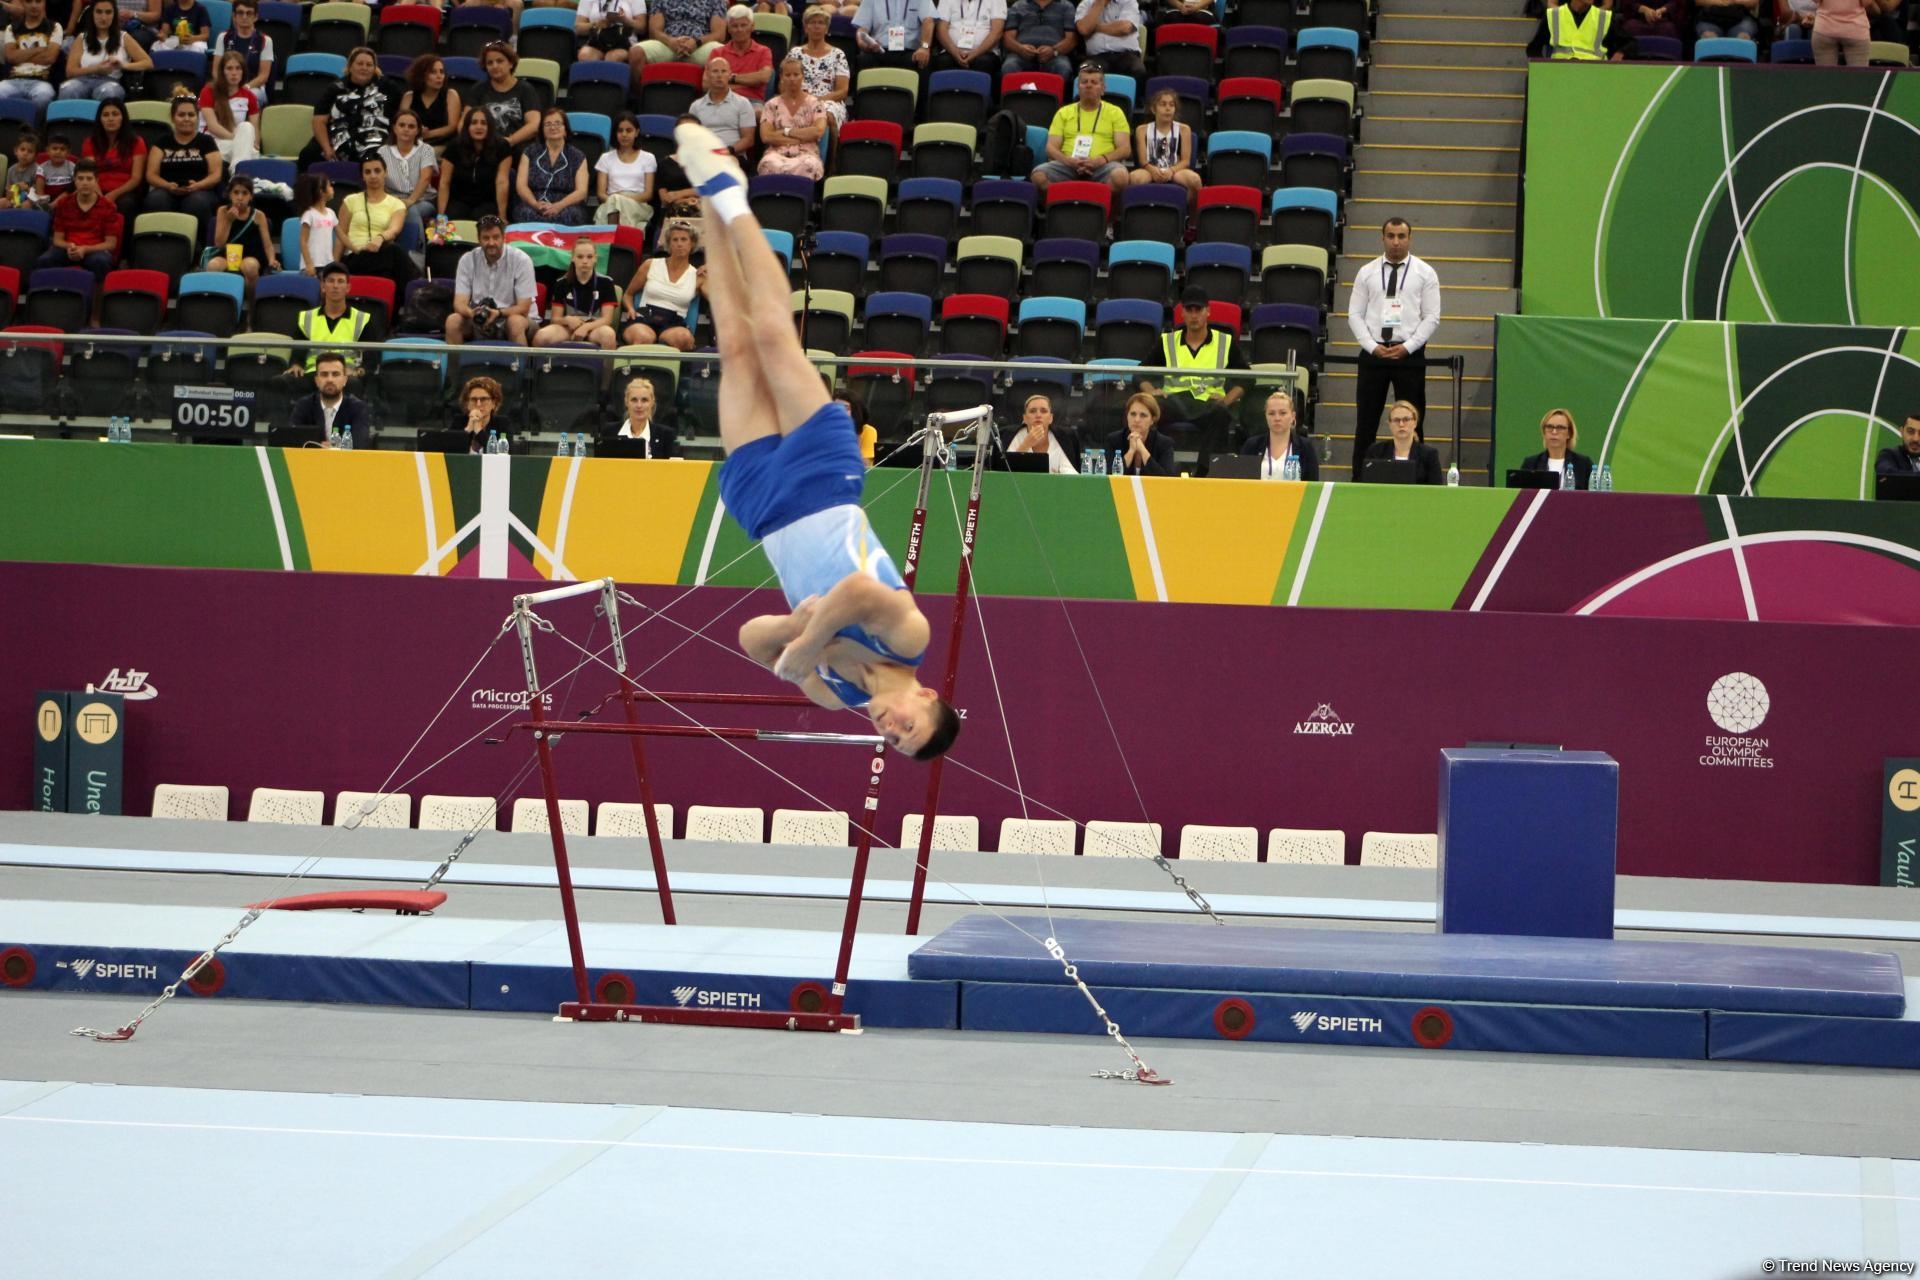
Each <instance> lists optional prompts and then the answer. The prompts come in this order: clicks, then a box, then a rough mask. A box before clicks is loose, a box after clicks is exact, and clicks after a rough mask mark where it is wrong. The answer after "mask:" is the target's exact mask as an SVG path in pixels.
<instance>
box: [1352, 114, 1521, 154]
mask: <svg viewBox="0 0 1920 1280" xmlns="http://www.w3.org/2000/svg"><path fill="white" fill-rule="evenodd" d="M1522 123H1523V122H1522V121H1521V120H1520V119H1519V118H1517V117H1516V118H1514V119H1512V120H1488V119H1485V118H1483V117H1477V116H1395V115H1380V114H1377V109H1376V112H1369V113H1368V114H1367V118H1366V133H1365V140H1366V141H1367V142H1368V143H1370V144H1374V145H1381V146H1385V145H1397V144H1416V143H1432V144H1438V145H1454V146H1463V147H1516V146H1519V145H1520V139H1521V133H1522Z"/></svg>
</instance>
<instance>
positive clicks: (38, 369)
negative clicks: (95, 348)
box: [0, 324, 65, 413]
mask: <svg viewBox="0 0 1920 1280" xmlns="http://www.w3.org/2000/svg"><path fill="white" fill-rule="evenodd" d="M62 336H64V335H63V334H62V333H61V331H60V330H58V329H54V328H51V327H49V326H47V325H39V324H10V325H8V326H7V327H6V328H5V329H0V401H4V402H5V403H6V406H7V408H8V410H10V411H13V412H26V413H41V412H45V411H46V409H47V408H48V407H49V405H50V404H51V403H52V400H53V395H54V387H55V385H56V384H57V383H58V382H59V379H60V362H61V360H62V359H64V358H65V348H64V345H63V344H62V343H61V342H60V341H59V339H60V338H61V337H62Z"/></svg>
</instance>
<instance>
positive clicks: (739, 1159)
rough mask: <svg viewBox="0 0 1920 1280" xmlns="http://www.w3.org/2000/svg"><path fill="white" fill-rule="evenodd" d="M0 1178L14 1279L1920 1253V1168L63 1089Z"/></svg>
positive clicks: (1710, 1260)
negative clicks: (1919, 1249)
mask: <svg viewBox="0 0 1920 1280" xmlns="http://www.w3.org/2000/svg"><path fill="white" fill-rule="evenodd" d="M642 1087H643V1086H638V1085H637V1086H636V1091H638V1090H639V1089H640V1088H642ZM1084 1087H1086V1088H1092V1089H1101V1088H1124V1087H1127V1086H1123V1085H1112V1084H1105V1083H1101V1082H1094V1081H1089V1082H1086V1084H1085V1086H1084ZM8 1088H9V1082H0V1096H5V1094H6V1092H7V1091H8ZM0 1160H3V1161H4V1164H5V1167H6V1168H8V1169H9V1170H10V1171H12V1174H13V1176H12V1177H11V1178H10V1180H9V1189H8V1195H7V1201H8V1203H7V1218H8V1225H7V1269H8V1272H9V1273H10V1274H15V1275H20V1276H28V1277H40V1276H59V1277H62V1278H63V1280H93V1277H101V1278H103V1280H104V1278H106V1277H113V1278H114V1280H120V1278H121V1277H124V1276H125V1275H127V1274H128V1270H127V1268H128V1265H129V1262H128V1258H129V1248H131V1247H137V1249H138V1264H137V1270H138V1273H139V1274H140V1275H141V1277H142V1278H143V1280H172V1278H173V1277H181V1278H182V1280H185V1278H187V1277H193V1278H194V1280H198V1278H199V1277H204V1276H208V1275H233V1274H258V1275H267V1274H271V1275H273V1276H274V1277H276V1280H303V1278H304V1277H310V1276H311V1277H326V1278H327V1280H342V1278H355V1277H362V1276H409V1277H412V1276H425V1277H432V1278H433V1280H453V1278H455V1277H487V1278H490V1280H491V1278H496V1277H502V1276H587V1275H652V1276H675V1277H677V1276H699V1277H703V1278H704V1277H732V1276H742V1277H746V1276H754V1277H761V1276H780V1277H783V1278H790V1280H812V1278H813V1277H821V1278H822V1280H825V1278H827V1277H833V1278H836V1280H837V1278H843V1277H868V1276H874V1277H898V1276H905V1275H911V1276H913V1277H915V1280H943V1278H945V1277H955V1278H956V1280H979V1278H980V1277H982V1276H1028V1275H1038V1274H1051V1275H1058V1276H1061V1277H1079V1276H1108V1275H1111V1276H1135V1275H1143V1274H1146V1275H1176V1276H1179V1277H1182V1278H1183V1280H1210V1278H1211V1277H1244V1276H1251V1275H1294V1276H1324V1275H1340V1276H1349V1275H1351V1276H1399V1275H1418V1276H1422V1277H1437V1278H1442V1280H1452V1278H1456V1277H1457V1278H1459V1280H1469V1278H1470V1280H1485V1277H1487V1276H1552V1277H1555V1278H1556V1280H1586V1278H1587V1277H1594V1278H1596V1280H1597V1278H1598V1277H1608V1278H1609V1280H1614V1278H1617V1277H1619V1276H1622V1275H1645V1276H1663V1277H1664V1276H1671V1277H1682V1276H1684V1277H1695V1276H1702V1277H1704V1276H1735V1275H1738V1276H1748V1275H1759V1274H1761V1273H1762V1272H1761V1264H1762V1261H1763V1260H1764V1259H1768V1258H1795V1259H1815V1258H1839V1259H1865V1260H1870V1261H1892V1260H1894V1259H1897V1258H1900V1257H1901V1254H1900V1252H1899V1251H1900V1250H1901V1249H1903V1248H1905V1249H1911V1248H1912V1242H1914V1241H1920V1166H1916V1164H1915V1163H1914V1162H1911V1161H1875V1162H1873V1163H1872V1166H1871V1168H1870V1169H1868V1168H1866V1167H1865V1166H1866V1163H1867V1162H1863V1161H1861V1160H1856V1159H1846V1158H1832V1157H1813V1156H1793V1155H1738V1154H1730V1153H1722V1152H1690V1151H1650V1150H1638V1149H1625V1148H1606V1147H1549V1146H1533V1145H1518V1144H1499V1143H1471V1142H1435V1141H1412V1140H1401V1139H1342V1138H1303V1137H1290V1136H1284V1135H1283V1136H1269V1135H1238V1134H1215V1133H1190V1132H1180V1131H1161V1130H1156V1131H1134V1130H1123V1129H1075V1128H1063V1127H1022V1126H1014V1125H992V1124H959V1123H950V1122H936V1121H916V1120H883V1119H850V1118H844V1117H830V1116H801V1115H776V1114H766V1113H755V1112H740V1111H704V1110H679V1109H672V1108H668V1109H660V1110H656V1109H653V1108H638V1109H636V1108H624V1107H613V1106H586V1105H576V1104H552V1103H533V1102H475V1101H456V1100H447V1099H437V1098H391V1097H384V1098H383V1097H353V1096H320V1095H304V1094H275V1093H254V1092H231V1091H223V1090H187V1089H165V1088H151V1087H129V1086H120V1087H104V1086H94V1085H72V1086H69V1087H67V1088H64V1089H60V1090H59V1091H57V1092H55V1093H51V1094H49V1095H47V1096H45V1097H41V1098H39V1099H37V1100H35V1101H33V1102H32V1103H30V1104H29V1105H27V1106H26V1107H24V1108H21V1109H20V1110H18V1111H15V1112H13V1113H11V1114H9V1115H5V1116H0ZM1223 1180H1225V1181H1223ZM183 1186H186V1187H190V1188H192V1192H193V1194H192V1195H191V1196H190V1197H188V1198H187V1200H185V1201H184V1202H183V1201H182V1198H181V1195H180V1192H179V1188H181V1187H183ZM77 1189H84V1194H79V1193H78V1192H77ZM1216 1198H1224V1203H1221V1204H1218V1205H1215V1204H1214V1203H1213V1201H1214V1200H1215V1199H1216ZM109 1207H110V1208H109ZM1196 1207H1198V1208H1200V1209H1202V1210H1203V1212H1200V1213H1196V1212H1195V1210H1196ZM109 1212H110V1214H111V1217H110V1219H108V1221H110V1222H111V1228H112V1229H111V1233H110V1238H108V1236H107V1235H105V1234H103V1232H102V1224H103V1219H102V1214H103V1213H109ZM1869 1220H1873V1221H1874V1225H1872V1226H1868V1225H1867V1224H1868V1222H1869ZM1189 1230H1190V1231H1192V1232H1193V1233H1194V1236H1195V1238H1194V1239H1193V1241H1192V1244H1191V1248H1190V1249H1188V1250H1187V1255H1186V1257H1185V1259H1184V1261H1181V1260H1179V1259H1170V1258H1169V1254H1168V1249H1169V1245H1170V1242H1173V1243H1174V1244H1175V1247H1179V1246H1181V1245H1184V1244H1185V1243H1186V1242H1185V1241H1184V1240H1182V1238H1181V1235H1182V1232H1183V1231H1189ZM1161 1262H1172V1263H1173V1264H1174V1265H1173V1266H1172V1267H1171V1268H1170V1269H1165V1270H1161V1269H1159V1268H1158V1267H1157V1266H1156V1265H1155V1264H1156V1263H1161Z"/></svg>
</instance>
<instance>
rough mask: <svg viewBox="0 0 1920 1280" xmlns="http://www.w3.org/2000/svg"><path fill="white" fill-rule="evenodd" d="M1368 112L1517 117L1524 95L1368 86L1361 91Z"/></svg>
mask: <svg viewBox="0 0 1920 1280" xmlns="http://www.w3.org/2000/svg"><path fill="white" fill-rule="evenodd" d="M1362 105H1364V106H1365V107H1366V109H1367V111H1368V113H1369V114H1372V113H1374V112H1378V113H1379V114H1381V115H1383V116H1452V117H1456V118H1457V117H1461V116H1465V117H1470V118H1472V119H1476V120H1478V119H1485V120H1519V119H1523V118H1524V117H1525V115H1526V107H1527V99H1526V95H1525V94H1521V93H1513V94H1507V93H1475V92H1473V91H1471V90H1468V89H1456V90H1451V91H1432V90H1426V91H1408V90H1404V89H1379V88H1375V89H1370V90H1368V91H1367V93H1366V94H1364V95H1362Z"/></svg>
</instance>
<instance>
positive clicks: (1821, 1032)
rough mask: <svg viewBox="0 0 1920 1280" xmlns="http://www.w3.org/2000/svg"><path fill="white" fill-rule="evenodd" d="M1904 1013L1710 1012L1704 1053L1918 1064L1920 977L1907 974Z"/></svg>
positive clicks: (1854, 1064) (1768, 1058)
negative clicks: (1890, 1015) (1828, 1015)
mask: <svg viewBox="0 0 1920 1280" xmlns="http://www.w3.org/2000/svg"><path fill="white" fill-rule="evenodd" d="M1907 997H1908V998H1907V1014H1906V1016H1905V1017H1904V1018H1815V1017H1807V1016H1806V1015H1804V1014H1778V1013H1720V1012H1715V1013H1712V1014H1709V1015H1708V1021H1707V1056H1708V1057H1709V1058H1724V1059H1728V1060H1741V1061H1747V1062H1809V1063H1824V1064H1827V1065H1831V1066H1841V1067H1904V1068H1908V1069H1914V1068H1920V978H1909V979H1907Z"/></svg>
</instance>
